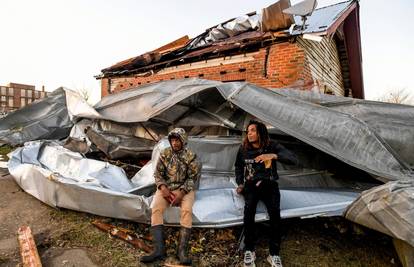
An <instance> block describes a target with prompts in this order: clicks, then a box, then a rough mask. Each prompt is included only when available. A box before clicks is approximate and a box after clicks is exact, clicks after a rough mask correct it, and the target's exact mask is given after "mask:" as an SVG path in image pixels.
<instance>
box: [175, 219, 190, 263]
mask: <svg viewBox="0 0 414 267" xmlns="http://www.w3.org/2000/svg"><path fill="white" fill-rule="evenodd" d="M190 236H191V228H185V227H181V229H180V243H179V244H178V259H179V260H180V264H183V265H191V259H190V258H189V257H188V246H189V242H190Z"/></svg>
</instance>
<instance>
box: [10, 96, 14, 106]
mask: <svg viewBox="0 0 414 267" xmlns="http://www.w3.org/2000/svg"><path fill="white" fill-rule="evenodd" d="M9 107H14V100H13V97H9Z"/></svg>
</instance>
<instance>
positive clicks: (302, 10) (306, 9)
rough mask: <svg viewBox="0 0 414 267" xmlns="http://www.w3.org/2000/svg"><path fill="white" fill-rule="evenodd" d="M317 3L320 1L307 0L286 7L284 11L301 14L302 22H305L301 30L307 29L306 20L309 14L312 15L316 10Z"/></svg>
mask: <svg viewBox="0 0 414 267" xmlns="http://www.w3.org/2000/svg"><path fill="white" fill-rule="evenodd" d="M317 5H318V1H316V0H305V1H302V2H300V3H297V4H296V5H293V6H291V7H289V8H286V9H285V10H283V13H285V14H291V15H296V16H301V17H302V22H303V23H302V27H301V30H303V29H305V22H306V19H307V16H310V15H311V14H312V12H313V11H314V10H315V8H316V6H317Z"/></svg>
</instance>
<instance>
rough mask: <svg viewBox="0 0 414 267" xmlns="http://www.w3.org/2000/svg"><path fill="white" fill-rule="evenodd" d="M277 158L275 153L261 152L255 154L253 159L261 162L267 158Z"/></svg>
mask: <svg viewBox="0 0 414 267" xmlns="http://www.w3.org/2000/svg"><path fill="white" fill-rule="evenodd" d="M272 159H277V154H261V155H259V156H257V157H256V158H255V159H254V161H255V162H258V163H262V162H265V161H268V160H272Z"/></svg>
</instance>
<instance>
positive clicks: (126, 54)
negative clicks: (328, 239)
mask: <svg viewBox="0 0 414 267" xmlns="http://www.w3.org/2000/svg"><path fill="white" fill-rule="evenodd" d="M273 2H275V1H273V0H255V1H252V0H251V1H247V0H243V1H234V0H226V1H217V0H210V1H190V0H176V1H173V0H152V1H138V0H117V1H114V0H113V1H103V0H90V1H87V0H70V1H69V0H66V1H64V0H37V1H33V0H1V1H0V36H1V39H0V85H5V84H7V83H9V82H17V83H27V84H33V85H36V87H37V89H40V87H41V85H45V86H46V90H48V91H51V90H53V89H55V88H57V87H59V86H66V87H69V88H72V89H82V88H85V89H89V90H90V91H91V92H93V94H92V97H93V99H92V100H93V102H95V101H97V100H98V99H99V97H100V83H99V81H97V80H95V79H94V78H93V76H94V75H97V74H99V73H100V70H101V69H103V68H105V67H108V66H110V65H112V64H114V63H116V62H119V61H121V60H124V59H127V58H130V57H134V56H137V55H139V54H142V53H144V52H147V51H150V50H153V49H155V48H157V47H159V46H162V45H164V44H166V43H168V42H170V41H173V40H175V39H177V38H179V37H181V36H184V35H186V34H187V35H189V36H190V38H191V37H194V36H196V35H198V34H200V33H202V32H203V31H204V30H205V29H206V28H208V27H211V26H214V25H216V24H218V23H220V22H223V21H226V20H227V19H230V18H233V17H237V16H239V15H243V14H246V13H248V12H251V11H255V10H260V9H261V8H263V7H266V6H268V5H270V4H272V3H273ZM291 2H292V3H297V2H299V1H297V0H296V1H295V0H291ZM318 2H319V6H325V5H327V4H332V3H337V2H342V1H336V0H320V1H318ZM360 5H361V37H362V56H363V76H364V84H365V94H366V98H367V99H375V98H378V97H380V96H381V95H382V94H384V92H385V91H387V90H390V89H401V88H406V90H407V91H409V92H412V94H414V85H413V83H412V82H411V75H413V74H412V70H413V69H414V52H413V48H414V38H413V34H412V28H413V25H412V24H413V20H412V17H413V16H414V1H411V0H398V1H385V0H361V1H360Z"/></svg>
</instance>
